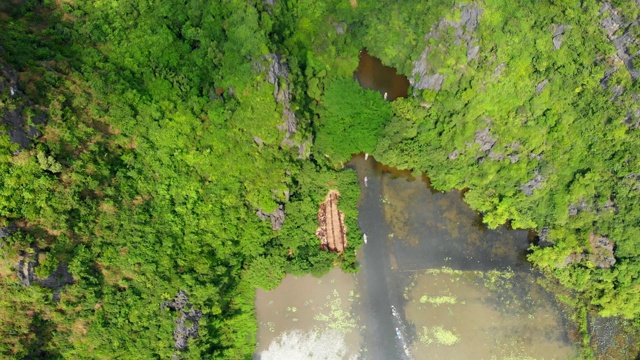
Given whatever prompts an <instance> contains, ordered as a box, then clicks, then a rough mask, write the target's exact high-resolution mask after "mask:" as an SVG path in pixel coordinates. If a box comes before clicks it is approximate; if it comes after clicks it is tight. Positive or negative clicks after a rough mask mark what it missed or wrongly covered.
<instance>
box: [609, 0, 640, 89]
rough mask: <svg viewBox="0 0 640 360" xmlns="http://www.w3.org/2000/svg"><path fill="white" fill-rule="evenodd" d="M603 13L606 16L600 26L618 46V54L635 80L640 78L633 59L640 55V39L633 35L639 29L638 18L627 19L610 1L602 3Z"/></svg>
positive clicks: (614, 44) (615, 45)
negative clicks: (639, 47)
mask: <svg viewBox="0 0 640 360" xmlns="http://www.w3.org/2000/svg"><path fill="white" fill-rule="evenodd" d="M603 14H604V15H605V18H604V19H603V20H602V21H601V22H600V26H601V27H602V28H603V29H604V31H605V32H606V34H607V37H608V38H609V40H610V41H611V42H612V44H613V46H614V47H615V48H616V56H617V57H618V59H620V60H622V62H623V63H624V65H625V66H626V68H627V70H628V71H629V74H631V77H632V78H633V79H634V80H636V79H638V78H639V77H640V69H636V68H635V67H634V65H633V59H634V58H636V57H637V56H638V55H640V54H639V52H638V50H637V47H638V45H640V39H637V38H636V37H635V36H633V33H634V32H636V31H637V27H638V26H640V23H639V22H638V20H637V19H633V21H626V20H625V19H624V17H623V16H622V14H621V13H620V11H619V10H618V9H616V8H615V7H613V5H611V3H609V2H605V3H603V4H602V9H601V10H600V15H603ZM634 49H636V50H634Z"/></svg>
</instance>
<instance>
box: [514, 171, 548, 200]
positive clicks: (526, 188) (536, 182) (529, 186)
mask: <svg viewBox="0 0 640 360" xmlns="http://www.w3.org/2000/svg"><path fill="white" fill-rule="evenodd" d="M543 183H544V178H543V177H542V176H541V175H540V174H538V173H536V176H535V177H534V178H533V179H531V180H529V181H527V182H526V183H524V184H522V186H521V187H520V190H522V191H523V192H524V194H525V195H527V196H532V195H533V190H536V189H539V188H540V187H542V184H543Z"/></svg>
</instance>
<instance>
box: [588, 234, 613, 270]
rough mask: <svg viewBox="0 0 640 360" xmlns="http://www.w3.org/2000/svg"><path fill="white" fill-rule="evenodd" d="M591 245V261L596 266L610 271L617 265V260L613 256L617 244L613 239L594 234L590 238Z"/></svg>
mask: <svg viewBox="0 0 640 360" xmlns="http://www.w3.org/2000/svg"><path fill="white" fill-rule="evenodd" d="M589 245H590V246H591V254H590V255H589V260H590V261H591V262H592V263H593V264H594V265H595V266H597V267H599V268H603V269H608V268H610V267H611V266H613V265H614V264H615V263H616V258H615V256H614V254H613V248H614V246H615V244H614V243H613V241H611V239H609V238H608V237H606V236H601V235H596V234H595V233H592V234H591V235H590V236H589Z"/></svg>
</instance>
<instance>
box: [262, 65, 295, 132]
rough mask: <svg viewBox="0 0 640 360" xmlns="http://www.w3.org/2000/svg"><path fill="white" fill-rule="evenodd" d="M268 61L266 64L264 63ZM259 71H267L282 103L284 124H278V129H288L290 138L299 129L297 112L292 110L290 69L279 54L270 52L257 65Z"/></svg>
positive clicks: (278, 100) (268, 79) (268, 78)
mask: <svg viewBox="0 0 640 360" xmlns="http://www.w3.org/2000/svg"><path fill="white" fill-rule="evenodd" d="M264 62H268V65H267V66H265V65H264V64H263V63H264ZM256 68H257V70H258V71H265V70H266V71H267V81H269V83H270V84H273V86H274V89H273V98H274V99H275V101H276V103H278V104H282V106H283V110H282V119H283V121H284V123H283V124H281V125H278V130H280V131H286V132H287V134H286V138H287V139H288V138H289V137H291V136H292V135H293V134H295V133H296V131H297V130H298V121H297V120H296V115H295V113H294V112H293V111H292V110H291V92H290V91H289V87H290V83H289V69H288V68H287V64H286V63H285V62H284V60H282V57H281V56H280V55H278V54H269V55H267V56H265V57H264V58H263V59H262V61H261V62H260V63H259V64H257V65H256Z"/></svg>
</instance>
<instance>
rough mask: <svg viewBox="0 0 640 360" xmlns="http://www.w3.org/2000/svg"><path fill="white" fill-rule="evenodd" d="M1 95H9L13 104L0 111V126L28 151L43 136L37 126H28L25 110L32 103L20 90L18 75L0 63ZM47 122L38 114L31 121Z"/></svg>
mask: <svg viewBox="0 0 640 360" xmlns="http://www.w3.org/2000/svg"><path fill="white" fill-rule="evenodd" d="M0 52H1V48H0ZM0 93H7V95H8V98H9V101H11V102H13V104H12V106H5V107H4V109H3V110H1V111H0V124H3V125H5V126H6V127H7V133H8V134H9V140H10V141H11V142H13V143H15V144H18V145H20V148H21V149H26V148H28V147H29V146H30V145H31V141H32V139H34V138H36V137H38V136H40V135H41V134H40V132H39V131H38V129H37V128H36V127H35V126H33V125H28V124H27V116H26V114H24V110H25V106H26V105H30V102H29V101H28V100H27V99H25V97H24V94H22V92H21V91H20V90H19V86H18V75H17V74H16V72H15V70H13V69H11V68H10V67H9V66H7V65H4V64H2V63H0ZM45 121H46V117H45V116H44V115H43V114H38V115H36V116H34V117H33V118H32V119H31V122H32V123H33V124H34V125H39V124H43V123H44V122H45Z"/></svg>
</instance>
